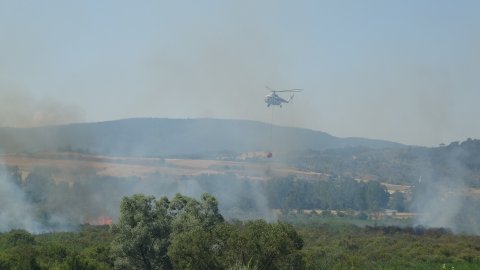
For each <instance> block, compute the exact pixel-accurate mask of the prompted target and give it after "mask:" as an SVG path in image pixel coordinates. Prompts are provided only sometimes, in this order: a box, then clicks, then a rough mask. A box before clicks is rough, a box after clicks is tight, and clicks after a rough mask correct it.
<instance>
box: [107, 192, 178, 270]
mask: <svg viewBox="0 0 480 270" xmlns="http://www.w3.org/2000/svg"><path fill="white" fill-rule="evenodd" d="M168 204H169V202H168V199H166V198H161V199H160V200H159V201H155V198H154V197H153V196H145V195H141V194H137V195H133V196H131V197H124V198H123V199H122V202H121V204H120V214H121V216H120V219H119V222H118V224H116V225H113V226H112V232H113V234H114V235H115V238H114V240H113V241H112V254H113V256H114V257H115V260H114V266H115V268H116V269H146V270H151V269H170V268H171V267H170V261H169V259H168V257H167V248H168V243H169V239H168V238H169V234H170V221H169V217H168V215H167V208H166V206H168Z"/></svg>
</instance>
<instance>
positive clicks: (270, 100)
mask: <svg viewBox="0 0 480 270" xmlns="http://www.w3.org/2000/svg"><path fill="white" fill-rule="evenodd" d="M266 88H267V89H268V90H269V91H270V92H271V93H270V94H269V95H266V96H265V103H267V107H270V106H273V105H278V106H280V108H281V107H282V103H289V102H290V101H292V99H293V96H294V94H293V93H294V92H301V91H302V90H303V89H288V90H273V89H271V88H270V87H268V86H266ZM283 92H290V93H292V94H291V95H290V98H289V99H288V100H286V99H284V98H282V97H280V96H279V95H277V93H283Z"/></svg>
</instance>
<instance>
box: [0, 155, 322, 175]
mask: <svg viewBox="0 0 480 270" xmlns="http://www.w3.org/2000/svg"><path fill="white" fill-rule="evenodd" d="M0 164H4V165H7V166H18V167H19V168H20V171H21V172H22V174H24V176H25V175H28V173H29V172H31V171H32V170H34V169H35V168H48V169H53V171H54V172H56V173H55V174H56V175H58V176H59V177H58V179H61V178H62V177H61V175H67V174H68V173H71V172H80V171H91V172H94V173H96V174H98V175H105V176H118V177H129V176H136V177H141V178H143V177H146V176H148V175H151V174H156V173H158V174H165V175H172V176H185V175H200V174H224V173H232V174H236V175H238V176H240V177H249V178H251V179H258V180H266V179H269V178H271V177H276V176H287V175H298V176H301V177H303V178H316V179H318V178H322V177H325V175H323V174H321V173H315V172H306V171H301V170H298V169H295V168H290V167H287V166H284V165H279V164H275V163H274V162H271V161H268V162H263V163H261V162H257V163H253V162H248V161H224V160H202V159H165V160H164V159H161V158H143V157H111V156H94V155H85V154H73V153H40V154H34V155H24V154H5V155H0Z"/></svg>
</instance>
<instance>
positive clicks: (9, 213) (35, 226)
mask: <svg viewBox="0 0 480 270" xmlns="http://www.w3.org/2000/svg"><path fill="white" fill-rule="evenodd" d="M0 171H1V172H0V205H1V208H0V232H4V231H8V230H12V229H24V230H27V231H30V232H40V231H42V226H41V225H40V224H39V223H38V222H36V221H35V218H34V216H33V214H32V209H31V208H30V205H29V204H28V202H27V201H26V200H25V193H24V192H23V191H22V189H21V188H20V187H19V186H18V185H17V184H16V183H14V182H13V181H12V179H11V178H10V175H9V174H8V172H7V170H6V168H5V167H4V166H3V165H0Z"/></svg>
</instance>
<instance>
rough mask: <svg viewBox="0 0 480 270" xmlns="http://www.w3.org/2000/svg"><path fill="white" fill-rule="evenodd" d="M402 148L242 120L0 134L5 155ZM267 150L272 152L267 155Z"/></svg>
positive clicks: (142, 122)
mask: <svg viewBox="0 0 480 270" xmlns="http://www.w3.org/2000/svg"><path fill="white" fill-rule="evenodd" d="M345 147H368V148H374V149H381V148H402V147H403V145H401V144H398V143H393V142H388V141H382V140H371V139H363V138H338V137H335V136H332V135H329V134H327V133H325V132H321V131H314V130H309V129H302V128H291V127H281V126H271V125H269V124H265V123H261V122H256V121H247V120H219V119H164V118H136V119H125V120H116V121H107V122H99V123H80V124H69V125H59V126H49V127H38V128H0V148H1V149H3V151H4V152H7V153H22V152H26V153H35V152H43V151H59V150H60V151H62V150H63V151H72V150H73V151H77V152H86V153H94V154H102V155H125V156H175V155H202V154H209V153H219V152H227V153H228V152H233V153H240V152H247V151H289V150H290V151H292V150H295V151H298V150H300V151H301V150H325V149H337V148H345ZM272 149H273V150H272Z"/></svg>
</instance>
